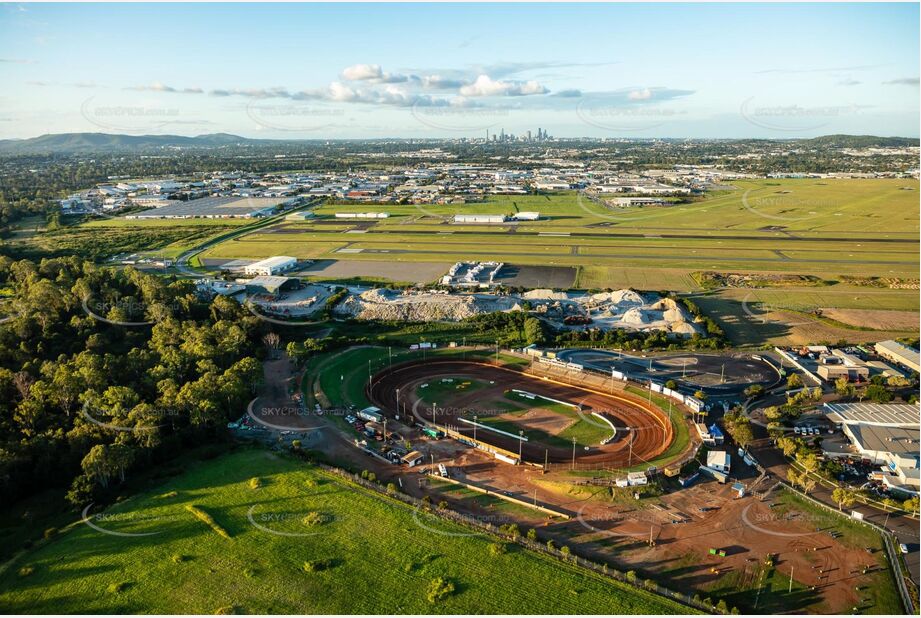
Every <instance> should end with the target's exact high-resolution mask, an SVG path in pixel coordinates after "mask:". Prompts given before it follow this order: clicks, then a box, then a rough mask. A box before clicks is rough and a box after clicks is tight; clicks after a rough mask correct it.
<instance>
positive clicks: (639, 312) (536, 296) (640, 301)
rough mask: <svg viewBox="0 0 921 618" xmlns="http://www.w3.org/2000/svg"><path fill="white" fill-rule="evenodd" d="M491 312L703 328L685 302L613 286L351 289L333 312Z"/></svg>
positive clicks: (415, 318) (413, 315)
mask: <svg viewBox="0 0 921 618" xmlns="http://www.w3.org/2000/svg"><path fill="white" fill-rule="evenodd" d="M495 311H531V312H533V313H534V314H535V315H537V316H539V317H541V318H543V319H544V320H546V321H547V322H548V323H550V324H552V325H553V326H555V327H557V328H564V329H565V328H577V327H582V326H587V325H591V326H595V327H598V328H601V329H604V330H608V329H612V328H624V329H628V330H634V331H647V330H664V331H667V332H670V333H675V334H677V335H682V336H690V335H693V334H694V333H698V332H702V329H701V328H700V326H698V325H697V324H695V323H694V320H693V316H691V315H690V314H689V313H688V312H687V311H686V310H685V309H684V308H683V307H681V306H679V304H678V303H677V302H676V301H674V300H673V299H671V298H665V297H663V296H661V295H659V294H655V293H640V292H636V291H634V290H616V291H612V292H601V293H598V294H586V293H576V292H554V291H553V290H546V289H545V290H530V291H528V292H524V293H523V294H513V295H508V296H500V295H497V294H481V293H454V292H446V291H437V290H423V291H419V290H405V291H401V290H389V289H379V288H375V289H371V290H365V291H360V290H351V291H350V293H349V294H348V295H347V296H346V297H345V299H343V301H342V302H341V303H339V305H337V306H336V307H335V308H334V309H333V313H334V314H335V315H337V316H339V317H347V318H355V319H359V320H406V321H412V322H439V321H442V322H445V321H446V322H456V321H460V320H463V319H466V318H470V317H473V316H475V315H479V314H484V313H491V312H495Z"/></svg>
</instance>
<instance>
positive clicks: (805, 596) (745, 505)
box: [430, 449, 898, 614]
mask: <svg viewBox="0 0 921 618" xmlns="http://www.w3.org/2000/svg"><path fill="white" fill-rule="evenodd" d="M446 455H447V454H446ZM444 463H445V465H446V466H448V469H449V470H450V474H451V477H452V478H455V479H458V480H461V481H464V482H468V483H472V484H475V485H477V486H480V487H487V488H490V489H492V490H493V493H494V495H495V497H493V498H490V497H488V496H482V495H479V494H470V493H465V492H464V491H463V490H458V489H457V488H456V487H452V486H438V485H437V483H436V487H435V488H430V490H431V489H435V490H436V491H437V495H438V496H439V497H444V498H445V499H447V500H448V501H449V502H451V503H452V505H453V506H454V507H455V508H463V509H468V510H470V511H471V512H474V513H477V514H478V516H480V517H491V518H495V519H496V520H497V521H499V520H502V519H511V520H514V521H517V522H519V525H523V526H529V527H534V528H536V529H537V530H538V534H539V535H540V538H541V539H542V540H546V539H553V540H554V541H555V542H556V543H557V544H558V545H560V546H562V545H568V546H569V547H570V548H572V549H573V550H576V551H578V553H579V554H580V555H586V556H592V557H593V558H595V559H599V560H605V561H609V562H611V563H612V564H614V565H616V566H617V568H619V569H623V570H631V569H632V570H635V571H636V572H637V573H638V577H647V576H652V577H655V578H656V579H657V580H659V581H662V582H663V583H665V584H666V585H668V586H669V587H671V588H673V589H678V590H682V591H685V592H690V593H694V592H696V593H699V594H700V595H701V597H706V596H708V595H709V594H713V595H714V596H717V595H718V596H719V597H721V598H726V599H727V603H728V604H729V606H730V607H731V606H736V607H738V608H740V609H742V610H743V611H744V612H748V613H767V614H770V613H789V612H795V613H850V612H852V611H853V608H855V607H856V608H859V609H864V610H869V608H871V607H873V608H874V612H873V613H878V612H880V611H883V612H884V611H885V608H887V607H888V608H893V609H892V611H897V607H898V600H897V598H896V597H893V596H892V595H893V594H894V588H893V585H892V583H891V581H890V580H889V574H888V573H887V572H886V569H887V568H888V567H887V564H886V561H885V559H884V554H883V552H882V550H881V549H880V544H879V543H880V542H879V538H878V537H877V536H875V533H873V531H872V530H869V529H863V528H861V527H859V526H858V525H857V524H852V523H847V522H846V521H845V519H846V518H844V519H843V518H839V517H837V516H836V515H833V514H831V513H826V512H820V513H816V512H814V511H812V510H809V509H804V508H802V506H801V504H800V503H798V502H796V501H795V500H791V498H790V494H788V493H787V492H784V491H782V490H779V489H774V490H771V491H768V490H769V489H770V487H769V486H768V485H767V484H766V483H763V484H760V485H756V484H755V483H754V479H753V478H752V477H749V478H747V479H746V480H745V485H746V486H748V487H749V488H751V487H754V489H755V491H756V495H754V496H752V495H746V496H745V497H743V498H738V497H737V494H736V492H734V491H733V490H732V488H731V487H730V486H729V485H720V484H718V483H716V482H715V481H712V480H708V479H705V480H702V481H698V484H697V485H694V486H692V487H690V488H685V489H679V488H677V487H671V485H676V484H675V483H674V481H666V482H665V484H666V485H667V486H669V487H670V489H669V490H668V491H667V493H665V494H664V495H662V496H659V497H644V498H643V499H641V500H635V499H633V498H632V497H631V496H630V495H629V493H630V491H631V490H626V491H623V493H620V494H618V495H617V496H615V497H612V496H611V494H610V491H611V490H610V489H609V488H607V487H586V486H578V485H575V484H574V482H576V481H578V480H579V479H578V478H577V477H574V476H572V475H571V474H570V475H566V474H563V473H553V474H546V475H545V474H542V473H541V472H540V471H539V470H534V469H527V468H522V467H515V466H510V465H507V464H504V463H501V462H497V461H490V460H488V459H487V455H485V454H484V453H479V452H475V451H473V450H472V449H468V450H466V451H463V452H460V453H457V454H456V455H455V456H454V457H453V458H451V459H450V460H447V461H445V462H444ZM757 492H762V493H757ZM764 492H766V493H764ZM502 494H507V495H510V496H514V497H517V498H519V499H523V500H527V501H528V502H530V501H531V500H533V501H534V502H535V503H537V504H539V505H545V506H551V507H553V508H554V509H557V510H560V511H562V512H564V513H568V514H569V515H570V519H568V520H565V519H561V518H557V517H551V516H548V515H546V514H543V513H540V512H538V511H532V510H529V509H527V508H523V507H521V506H517V505H510V504H508V503H506V502H503V501H502V500H501V498H499V497H498V496H499V495H502ZM843 521H844V523H842V522H843ZM855 529H856V531H855ZM650 541H652V542H653V543H652V544H650ZM867 548H870V549H872V552H870V551H867ZM711 549H713V550H716V553H715V554H711V553H710V550H711ZM720 551H723V552H724V553H725V556H720V555H719V552H720ZM768 560H770V562H768ZM865 570H866V572H864V571H865Z"/></svg>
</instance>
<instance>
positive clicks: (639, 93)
mask: <svg viewBox="0 0 921 618" xmlns="http://www.w3.org/2000/svg"><path fill="white" fill-rule="evenodd" d="M627 98H628V99H630V100H631V101H648V100H649V99H651V98H652V90H650V89H649V88H643V89H642V90H631V91H630V92H629V93H628V94H627Z"/></svg>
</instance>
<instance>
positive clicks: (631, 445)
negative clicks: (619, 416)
mask: <svg viewBox="0 0 921 618" xmlns="http://www.w3.org/2000/svg"><path fill="white" fill-rule="evenodd" d="M627 431H629V432H630V455H629V459H627V467H628V468H629V467H631V466H632V465H633V436H634V435H635V434H634V433H633V429H631V428H630V427H627Z"/></svg>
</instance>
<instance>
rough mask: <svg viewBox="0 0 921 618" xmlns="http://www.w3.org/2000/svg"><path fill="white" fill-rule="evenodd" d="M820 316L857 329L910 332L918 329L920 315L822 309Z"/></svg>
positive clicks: (906, 312) (905, 312)
mask: <svg viewBox="0 0 921 618" xmlns="http://www.w3.org/2000/svg"><path fill="white" fill-rule="evenodd" d="M822 315H824V316H825V317H829V318H831V319H833V320H837V321H838V322H844V323H845V324H850V325H851V326H857V327H859V328H875V329H883V330H887V329H889V330H910V329H914V328H918V321H919V319H921V314H919V313H918V312H917V311H884V310H874V309H823V310H822Z"/></svg>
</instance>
